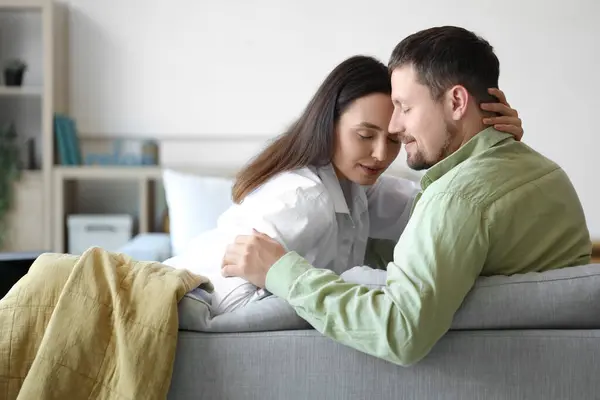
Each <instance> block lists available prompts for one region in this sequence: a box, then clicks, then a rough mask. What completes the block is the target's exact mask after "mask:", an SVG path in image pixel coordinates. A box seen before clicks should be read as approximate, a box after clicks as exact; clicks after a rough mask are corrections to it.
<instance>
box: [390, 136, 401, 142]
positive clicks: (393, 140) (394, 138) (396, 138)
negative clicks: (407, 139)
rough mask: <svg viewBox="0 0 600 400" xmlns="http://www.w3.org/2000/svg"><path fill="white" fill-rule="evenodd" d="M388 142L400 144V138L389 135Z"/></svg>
mask: <svg viewBox="0 0 600 400" xmlns="http://www.w3.org/2000/svg"><path fill="white" fill-rule="evenodd" d="M388 140H389V141H390V142H392V143H396V144H398V143H400V138H399V137H398V135H388Z"/></svg>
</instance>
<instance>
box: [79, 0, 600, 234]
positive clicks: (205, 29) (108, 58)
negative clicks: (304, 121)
mask: <svg viewBox="0 0 600 400" xmlns="http://www.w3.org/2000/svg"><path fill="white" fill-rule="evenodd" d="M70 3H71V7H72V10H71V19H70V46H71V59H70V64H69V68H70V73H71V80H70V85H69V86H70V110H71V112H72V114H73V115H74V116H75V117H76V118H77V120H78V124H79V127H80V128H81V130H82V131H83V132H86V133H93V134H100V135H132V136H144V137H147V136H152V137H186V136H190V137H195V136H197V135H211V136H215V135H224V136H229V135H248V136H257V137H263V136H264V137H272V136H273V135H274V134H276V133H278V132H280V131H281V129H282V128H283V127H285V126H286V124H288V123H289V122H290V121H291V119H293V118H294V116H295V115H297V114H298V113H299V111H300V110H301V108H302V107H303V106H304V104H305V103H306V101H307V100H308V98H309V97H310V95H311V94H312V93H313V91H314V90H315V88H316V86H317V85H318V84H319V83H320V81H321V80H322V79H323V77H324V76H325V75H326V74H327V73H328V72H329V70H330V69H331V68H332V67H333V66H334V65H335V64H337V63H338V62H339V61H341V60H342V59H344V58H346V57H348V56H350V55H353V54H357V53H363V54H370V55H374V56H377V57H379V58H380V59H381V60H382V61H384V62H387V59H388V57H389V54H390V52H391V50H392V48H393V47H394V45H395V44H396V43H397V42H398V41H400V40H401V39H402V38H403V37H404V36H406V35H408V34H410V33H412V32H414V31H416V30H419V29H423V28H427V27H430V26H435V25H441V24H452V25H460V26H464V27H466V28H468V29H471V30H474V31H476V32H477V33H479V34H481V35H483V36H484V37H485V38H487V39H488V40H489V41H490V42H491V43H492V45H493V46H494V47H495V48H496V51H497V54H498V56H499V58H500V60H501V80H500V82H501V88H502V89H503V90H505V92H506V93H507V95H508V98H509V101H510V102H511V104H512V105H514V106H515V107H516V108H517V109H518V110H519V111H520V113H521V116H522V118H523V120H524V127H525V130H526V135H525V139H524V140H525V142H527V143H528V144H530V145H532V146H533V147H535V148H536V149H538V150H539V151H541V152H542V153H543V154H545V155H547V156H548V157H550V158H552V159H554V160H556V161H557V162H559V163H560V164H561V165H562V166H563V167H564V168H565V170H566V171H567V173H568V174H569V175H570V177H571V179H572V180H573V182H574V184H575V186H576V188H577V190H578V192H579V194H580V196H581V199H582V202H583V205H584V208H585V212H586V215H587V217H588V221H589V226H590V229H591V231H592V234H593V235H594V236H595V237H600V189H598V187H597V186H598V183H599V182H598V181H599V179H598V178H597V176H598V172H599V171H600V157H598V156H597V154H598V149H600V136H599V135H598V134H597V133H596V131H595V125H596V124H595V122H596V120H595V116H596V115H595V112H596V107H597V104H596V101H595V100H596V95H597V93H600V78H599V75H598V73H597V70H598V68H599V64H600V50H599V47H598V45H597V43H599V42H600V27H599V26H598V25H597V20H598V17H600V2H598V1H594V0H574V1H571V2H566V1H563V2H546V1H541V0H536V1H534V0H530V1H527V2H524V1H521V0H506V1H503V2H498V1H497V0H495V1H492V0H456V1H453V2H448V1H444V0H430V1H421V2H416V1H400V0H388V1H384V0H371V1H368V2H365V1H362V0H336V1H332V0H330V1H326V2H325V1H323V0H303V1H291V0H287V1H282V0H255V1H248V0H228V1H218V2H217V1H211V2H209V1H206V0H204V1H195V0H169V1H166V0H162V1H161V0H103V1H97V0H70ZM257 140H261V139H257ZM231 151H232V152H234V151H235V149H234V148H232V149H231ZM239 156H240V157H241V158H245V157H246V158H247V157H248V156H249V154H245V153H244V154H239Z"/></svg>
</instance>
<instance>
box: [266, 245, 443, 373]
mask: <svg viewBox="0 0 600 400" xmlns="http://www.w3.org/2000/svg"><path fill="white" fill-rule="evenodd" d="M382 272H383V273H385V271H382ZM380 277H381V275H380ZM267 289H268V290H270V291H271V292H273V294H275V295H277V296H279V297H282V298H284V299H286V300H287V301H288V302H289V303H290V304H291V305H292V306H293V307H294V308H295V310H296V312H297V313H298V314H299V315H300V316H301V317H302V318H304V319H305V320H306V321H308V322H309V323H310V324H311V325H312V326H314V327H315V329H317V330H318V331H319V332H321V333H323V334H324V335H326V336H328V337H331V338H332V339H334V340H336V341H338V342H340V343H343V344H345V345H347V346H349V347H352V348H355V349H357V350H360V351H362V352H365V353H367V354H371V355H373V356H376V357H379V358H382V359H385V360H388V361H390V362H393V363H395V364H400V365H410V364H413V363H415V362H417V361H419V360H420V359H421V358H423V357H424V356H425V355H426V354H427V353H428V352H429V350H430V349H431V347H432V346H433V344H434V343H435V342H436V341H437V340H438V339H439V337H440V336H441V335H442V334H443V333H444V332H445V331H446V329H447V327H448V326H449V325H450V322H451V321H444V320H443V319H440V320H439V321H434V320H432V319H429V320H427V317H423V315H428V312H427V311H428V308H429V306H428V304H427V299H423V298H422V297H423V296H422V293H421V292H420V290H419V288H417V287H416V286H414V285H413V286H412V288H411V287H410V285H409V286H407V285H400V284H399V283H398V282H394V281H390V282H388V285H387V286H384V287H383V288H380V289H369V288H367V287H366V286H363V285H360V284H354V283H348V282H344V280H342V279H341V278H340V277H339V276H337V275H335V274H334V273H333V272H331V271H329V270H324V269H317V268H313V267H312V266H310V265H309V264H308V263H307V262H306V260H304V259H303V258H302V257H300V256H298V255H297V254H296V253H293V252H292V253H288V254H287V255H286V256H284V257H283V258H282V259H281V260H280V261H279V262H278V263H277V264H275V265H274V266H273V268H272V269H271V270H270V271H269V274H268V275H267ZM400 292H402V295H401V296H398V294H400ZM398 297H401V298H402V299H401V300H400V299H399V298H398ZM399 303H400V304H399ZM402 303H404V307H403V306H402ZM406 305H408V307H407V306H406ZM417 310H422V312H416V311H417Z"/></svg>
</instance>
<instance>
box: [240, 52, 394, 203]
mask: <svg viewBox="0 0 600 400" xmlns="http://www.w3.org/2000/svg"><path fill="white" fill-rule="evenodd" d="M373 93H383V94H387V95H389V94H390V93H391V86H390V77H389V72H388V69H387V67H386V66H385V65H384V64H382V63H381V62H379V61H378V60H376V59H374V58H372V57H367V56H354V57H351V58H349V59H347V60H345V61H343V62H342V63H341V64H339V65H338V66H337V67H335V68H334V69H333V71H331V72H330V73H329V75H328V76H327V77H326V78H325V80H324V81H323V83H322V84H321V85H320V87H319V89H318V90H317V92H316V93H315V95H314V96H313V98H312V99H311V101H310V102H309V103H308V105H307V106H306V108H305V109H304V111H303V112H302V114H301V115H300V117H299V118H298V119H297V120H296V121H295V123H294V124H292V126H290V127H289V128H288V130H287V131H286V132H284V133H283V134H281V135H280V136H279V137H278V138H276V139H275V141H273V142H272V143H271V144H270V145H269V146H267V148H266V149H264V150H263V151H262V152H261V153H260V154H259V155H258V156H256V157H255V158H254V159H253V160H252V161H251V162H250V163H249V164H248V165H246V166H245V167H244V168H243V169H242V170H241V171H240V172H239V173H238V175H237V177H236V181H235V183H234V185H233V189H232V198H233V201H234V202H235V203H241V202H242V201H243V200H244V198H245V197H246V196H247V195H248V194H250V193H251V192H253V191H254V190H255V189H257V188H258V187H260V186H261V185H262V184H264V183H265V182H267V181H268V180H269V179H271V178H273V177H274V176H275V175H277V174H279V173H281V172H285V171H291V170H294V169H298V168H303V167H306V166H309V165H314V166H322V165H326V164H328V163H330V162H331V159H332V157H333V152H334V139H335V126H336V124H337V122H338V120H339V118H340V116H341V115H342V114H343V112H344V111H345V110H346V108H348V106H350V104H351V103H352V102H354V101H355V100H357V99H359V98H361V97H364V96H368V95H370V94H373Z"/></svg>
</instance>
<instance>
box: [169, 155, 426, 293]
mask: <svg viewBox="0 0 600 400" xmlns="http://www.w3.org/2000/svg"><path fill="white" fill-rule="evenodd" d="M347 190H348V191H349V193H347V196H344V192H343V190H342V187H341V185H340V182H339V180H338V178H337V176H336V174H335V172H334V169H333V167H332V166H331V165H327V166H325V167H319V168H317V167H306V168H301V169H298V170H294V171H289V172H283V173H281V174H279V175H277V176H275V177H274V178H272V179H270V180H269V181H268V182H266V183H265V184H263V185H262V186H261V187H259V188H258V189H256V190H255V191H254V192H252V193H250V194H249V195H248V196H247V197H246V198H245V199H244V200H243V202H242V203H241V204H235V205H233V206H232V207H230V208H229V209H228V210H227V211H226V212H224V213H223V214H222V215H221V217H220V218H219V220H218V224H217V225H218V226H217V228H216V229H215V230H212V231H209V232H206V233H205V234H202V235H200V236H199V237H197V238H195V239H194V240H192V241H191V243H190V245H189V247H188V250H186V251H185V254H184V255H183V258H182V259H181V260H184V259H185V260H186V261H171V262H167V264H169V265H173V266H175V267H183V268H187V269H190V270H191V271H192V272H196V273H199V274H208V276H209V277H214V279H218V280H219V281H220V278H218V275H219V273H220V266H221V261H222V257H223V254H224V253H225V249H226V247H227V245H228V244H230V243H232V242H233V241H234V240H235V237H236V236H238V235H244V234H251V233H252V229H253V228H254V229H256V230H257V231H259V232H262V233H265V234H267V235H269V236H270V237H272V238H274V239H276V240H277V241H279V242H280V243H281V244H282V245H283V246H284V247H285V248H286V250H288V251H295V252H297V253H298V254H300V255H302V256H303V257H304V258H305V259H306V260H307V261H308V262H309V263H311V264H312V265H313V266H315V267H316V268H326V269H330V270H332V271H334V272H335V273H337V274H341V273H342V272H344V271H346V270H349V269H351V268H352V267H354V266H357V265H363V263H364V258H365V252H366V246H367V240H368V238H369V237H372V238H379V239H391V240H398V239H399V237H400V234H401V233H402V231H403V230H404V227H405V226H406V224H407V222H408V218H409V215H410V211H411V208H412V205H413V202H414V199H415V197H416V195H417V193H418V192H419V186H418V184H417V183H415V182H412V181H410V180H407V179H403V178H397V177H391V176H382V177H380V178H379V179H378V180H377V182H376V183H375V184H374V185H373V186H369V187H364V186H360V185H358V184H355V183H350V184H349V185H348V187H347ZM346 198H348V199H349V201H346ZM191 264H193V265H191ZM235 282H236V281H235V280H231V279H229V280H228V284H230V285H232V286H231V287H232V288H233V287H234V286H236V285H239V284H240V283H239V282H238V283H235ZM236 287H237V286H236ZM223 290H225V289H223Z"/></svg>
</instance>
